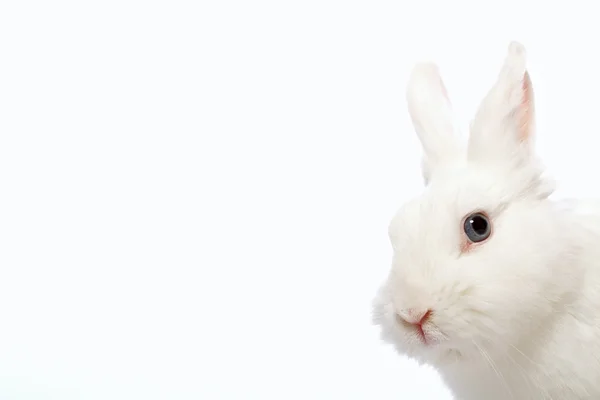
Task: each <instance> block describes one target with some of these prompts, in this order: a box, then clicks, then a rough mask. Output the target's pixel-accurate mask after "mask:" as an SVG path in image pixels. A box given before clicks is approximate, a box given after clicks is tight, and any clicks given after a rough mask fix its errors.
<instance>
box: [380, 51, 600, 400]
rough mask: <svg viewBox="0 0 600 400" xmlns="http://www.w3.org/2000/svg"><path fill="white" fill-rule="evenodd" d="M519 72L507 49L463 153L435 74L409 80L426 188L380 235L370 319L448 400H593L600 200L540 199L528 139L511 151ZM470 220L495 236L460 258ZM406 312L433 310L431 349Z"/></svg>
mask: <svg viewBox="0 0 600 400" xmlns="http://www.w3.org/2000/svg"><path fill="white" fill-rule="evenodd" d="M525 68H526V67H525V50H524V48H523V46H521V45H520V44H518V43H511V45H510V46H509V51H508V55H507V58H506V61H505V63H504V66H503V68H502V71H501V72H500V75H499V77H498V80H497V82H496V84H495V86H494V87H493V88H492V89H491V90H490V92H489V93H488V95H487V96H486V98H485V99H484V100H483V102H482V105H481V107H480V108H479V110H478V112H477V114H476V116H475V118H474V120H473V123H472V125H471V130H470V137H469V140H468V143H467V146H464V145H463V144H462V143H459V139H458V136H457V135H456V134H455V132H454V129H453V128H452V127H451V123H450V121H451V117H450V115H449V110H450V107H449V102H448V101H447V97H446V95H445V93H444V92H445V90H444V89H443V84H442V83H441V80H440V78H439V75H438V74H437V69H436V68H435V66H432V65H429V64H421V65H419V66H417V67H416V69H415V72H414V73H413V75H412V77H411V81H410V83H409V85H408V94H407V96H408V103H409V111H410V113H411V117H412V119H413V122H414V124H415V129H416V131H417V134H418V136H419V138H420V140H421V143H422V144H423V150H424V164H423V174H424V177H425V182H426V188H425V191H424V193H423V194H422V195H421V196H420V197H418V198H416V199H414V200H412V201H410V202H408V203H407V204H405V205H404V206H403V207H402V208H401V209H400V210H399V211H398V213H397V215H396V216H395V217H394V219H393V220H392V222H391V224H390V228H389V235H390V239H391V242H392V246H393V249H394V256H393V263H392V269H391V271H390V273H389V276H388V278H387V279H386V281H385V283H384V284H383V285H382V287H381V289H380V291H379V293H378V294H377V297H376V299H375V301H374V320H375V322H376V323H377V324H378V325H380V327H381V332H382V338H383V339H384V340H385V341H387V342H389V343H391V344H393V345H394V346H395V347H396V349H397V350H398V351H399V352H400V353H401V354H404V355H407V356H409V357H411V358H414V359H416V360H418V361H419V362H421V363H426V364H429V365H432V366H433V367H435V368H436V369H437V370H438V371H439V372H440V374H441V376H442V377H443V379H444V381H445V382H446V384H447V385H448V387H449V388H450V389H451V390H452V392H453V393H454V394H455V397H456V399H460V400H481V399H488V400H500V399H502V400H504V399H519V400H521V399H555V400H557V399H563V400H575V399H600V379H599V378H600V201H588V202H583V201H576V200H574V201H569V202H555V201H552V200H551V199H549V197H548V196H549V195H550V194H551V192H552V185H551V183H550V182H549V181H546V179H545V178H544V177H543V174H542V172H543V169H542V167H541V166H540V164H539V163H538V162H537V160H536V157H535V154H534V153H533V146H532V142H533V128H531V131H529V132H528V135H527V136H526V139H527V140H525V141H522V140H521V141H520V140H518V138H519V134H520V133H519V129H520V127H521V125H520V122H519V121H518V118H519V111H520V110H521V107H522V101H521V100H522V98H523V79H524V74H525V73H526V69H525ZM530 101H531V104H529V106H530V107H533V99H532V98H531V100H530ZM530 122H531V127H533V121H530ZM476 210H483V211H485V212H486V213H487V214H488V215H489V217H490V220H491V221H492V224H493V231H492V235H491V237H490V238H489V239H488V240H487V241H486V242H484V243H482V244H480V245H477V246H473V247H472V248H471V249H470V250H469V251H468V252H463V251H461V248H462V247H461V244H462V243H463V242H464V241H465V237H464V233H463V231H462V220H463V218H464V217H465V216H466V215H468V214H470V213H471V212H473V211H476ZM411 308H412V309H417V310H426V309H431V310H433V314H432V316H431V318H430V320H429V321H430V322H428V323H427V324H426V325H424V330H425V332H426V333H427V335H428V337H429V339H430V341H431V343H432V344H429V345H424V344H423V343H421V342H420V340H419V338H418V335H417V334H416V333H415V332H414V331H413V330H411V329H407V327H406V326H405V325H404V324H402V323H400V322H399V321H398V319H397V314H398V313H401V312H402V310H406V309H411Z"/></svg>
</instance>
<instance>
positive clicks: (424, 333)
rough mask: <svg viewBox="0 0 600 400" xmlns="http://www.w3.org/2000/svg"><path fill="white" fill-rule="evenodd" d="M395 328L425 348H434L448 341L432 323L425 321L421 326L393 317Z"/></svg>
mask: <svg viewBox="0 0 600 400" xmlns="http://www.w3.org/2000/svg"><path fill="white" fill-rule="evenodd" d="M395 320H396V326H398V328H399V329H400V330H401V331H403V332H405V333H407V334H408V337H409V338H411V339H412V340H411V341H414V342H416V343H418V344H420V345H422V346H425V347H435V346H436V345H438V344H440V343H442V342H445V341H446V340H448V337H447V336H446V335H445V334H444V333H443V332H442V331H441V330H440V329H439V328H438V327H437V326H436V325H435V324H434V323H432V322H430V321H427V322H426V323H423V324H411V323H408V322H407V321H406V320H404V319H403V318H401V317H400V316H398V315H396V316H395Z"/></svg>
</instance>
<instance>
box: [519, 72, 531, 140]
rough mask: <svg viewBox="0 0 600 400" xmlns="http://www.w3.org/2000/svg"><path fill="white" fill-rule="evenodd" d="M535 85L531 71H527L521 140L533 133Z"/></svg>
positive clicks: (524, 85) (520, 132)
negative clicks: (533, 84)
mask: <svg viewBox="0 0 600 400" xmlns="http://www.w3.org/2000/svg"><path fill="white" fill-rule="evenodd" d="M533 111H534V110H533V87H532V84H531V79H530V78H529V73H528V72H527V71H525V75H524V76H523V98H522V100H521V121H520V126H519V128H520V131H519V140H520V141H521V142H525V141H527V139H529V137H530V135H531V129H532V125H533V118H534V116H533Z"/></svg>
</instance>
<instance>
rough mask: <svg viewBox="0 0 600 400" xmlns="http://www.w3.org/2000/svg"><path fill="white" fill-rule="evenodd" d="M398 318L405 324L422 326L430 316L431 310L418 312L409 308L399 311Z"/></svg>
mask: <svg viewBox="0 0 600 400" xmlns="http://www.w3.org/2000/svg"><path fill="white" fill-rule="evenodd" d="M398 316H399V317H400V318H402V320H403V321H404V322H407V323H409V324H410V325H415V326H422V325H423V324H424V323H425V322H427V320H428V319H429V317H430V316H431V310H418V309H414V308H409V309H406V310H402V311H400V312H399V313H398Z"/></svg>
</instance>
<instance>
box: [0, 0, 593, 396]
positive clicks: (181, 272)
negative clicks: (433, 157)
mask: <svg viewBox="0 0 600 400" xmlns="http://www.w3.org/2000/svg"><path fill="white" fill-rule="evenodd" d="M536 4H538V2H537V1H506V0H503V1H499V2H475V1H473V2H471V3H468V2H465V1H452V2H449V1H439V2H432V1H423V0H419V1H416V0H415V1H410V2H409V1H348V0H343V1H342V0H340V1H333V0H318V1H317V0H315V1H270V2H269V1H225V0H221V1H217V0H214V1H189V2H183V1H138V2H135V1H107V0H104V1H96V2H89V1H88V2H77V1H71V2H67V1H52V2H50V1H37V2H33V1H16V0H15V1H12V0H6V1H3V2H2V3H0V399H2V400H5V399H7V400H17V399H18V400H20V399H36V400H37V399H40V400H42V399H60V400H71V399H85V400H92V399H103V400H104V399H111V400H121V399H123V400H125V399H127V400H131V399H174V400H179V399H182V400H183V399H207V400H208V399H257V400H270V399H286V400H287V399H290V400H294V399H440V400H444V399H449V398H450V397H449V395H448V394H447V393H446V392H445V390H444V389H443V387H442V386H441V384H440V383H439V380H438V378H437V376H436V375H435V373H434V372H432V371H430V370H428V369H425V368H419V367H417V366H416V365H415V364H413V363H412V362H411V361H408V360H404V359H403V358H402V357H400V356H399V355H397V354H395V353H394V352H393V350H392V349H391V348H390V347H388V346H384V345H382V344H381V343H380V341H379V337H378V330H377V329H376V328H375V327H373V326H372V325H371V322H370V312H371V308H370V307H371V299H372V297H373V295H374V293H375V290H376V288H377V286H378V285H379V284H380V282H381V281H382V280H383V279H384V277H385V274H386V273H387V271H388V268H389V264H390V248H389V245H388V239H387V225H388V222H389V219H390V217H391V216H392V215H393V213H394V212H395V210H396V208H397V207H398V206H399V205H400V204H401V203H402V202H403V201H404V200H406V199H407V198H408V197H412V196H414V195H416V194H418V193H419V191H420V190H421V177H420V170H419V157H420V147H419V144H418V142H417V139H416V136H415V135H414V133H413V130H412V127H411V125H410V123H409V120H408V115H407V112H406V105H405V101H404V89H405V84H406V80H407V77H408V72H409V70H410V68H411V67H412V65H413V64H414V62H416V61H420V60H423V59H430V60H434V61H436V62H438V63H439V65H440V68H441V71H442V74H443V76H444V79H445V81H446V86H447V88H448V91H449V93H450V96H451V97H452V99H453V102H454V107H455V109H456V111H457V115H458V118H459V120H460V121H461V123H462V124H463V126H464V127H466V126H467V125H468V122H469V119H470V118H471V116H472V114H473V112H474V111H475V107H476V106H477V104H478V102H479V100H480V99H481V98H482V97H483V95H484V94H485V92H486V91H487V89H488V88H489V87H490V85H491V84H492V82H493V81H494V79H495V77H496V74H497V72H498V70H499V68H500V65H501V63H502V60H503V58H504V55H505V52H506V48H507V46H508V43H509V41H510V40H519V41H520V42H522V43H523V44H524V45H525V46H526V48H527V50H528V53H529V60H530V62H529V65H530V73H531V77H532V80H533V83H534V88H535V90H536V99H537V110H538V128H539V139H538V146H539V150H540V152H541V153H542V155H543V157H544V159H545V161H546V163H547V164H548V166H549V167H550V169H551V171H552V173H553V174H554V175H555V177H556V178H557V179H558V180H559V181H560V184H561V186H560V187H561V192H560V193H559V194H560V195H563V194H567V195H595V194H597V192H598V190H597V188H598V187H600V182H599V179H598V177H597V175H598V174H597V173H596V172H595V171H597V168H598V167H599V164H600V160H599V158H598V156H597V154H598V153H597V142H598V137H599V136H600V124H599V123H598V115H599V112H598V110H599V107H600V99H599V98H598V95H597V94H598V92H599V90H600V77H599V75H598V71H600V57H599V55H600V45H599V41H598V38H599V37H600V26H599V25H598V23H597V13H596V12H595V11H594V10H595V9H596V8H597V5H595V4H594V3H593V2H578V1H570V2H568V8H567V7H566V6H558V5H551V3H550V2H545V3H542V2H539V6H537V5H536ZM583 4H586V6H585V7H583V6H582V5H583Z"/></svg>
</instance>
